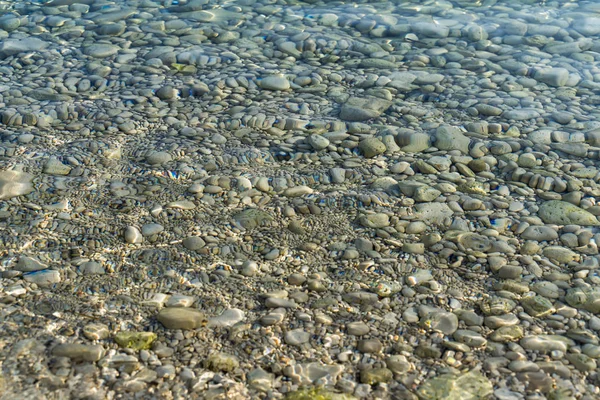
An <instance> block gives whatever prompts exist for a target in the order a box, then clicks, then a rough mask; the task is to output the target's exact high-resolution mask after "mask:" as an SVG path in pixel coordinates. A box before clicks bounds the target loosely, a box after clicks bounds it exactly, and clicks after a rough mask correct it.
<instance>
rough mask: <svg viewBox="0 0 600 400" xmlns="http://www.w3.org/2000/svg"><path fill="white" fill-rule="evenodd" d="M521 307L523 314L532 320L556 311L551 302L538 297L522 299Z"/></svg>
mask: <svg viewBox="0 0 600 400" xmlns="http://www.w3.org/2000/svg"><path fill="white" fill-rule="evenodd" d="M521 306H522V307H523V309H524V310H525V312H526V313H527V314H529V315H531V316H532V317H534V318H541V317H545V316H547V315H550V314H552V313H554V312H555V311H556V309H555V308H554V306H553V305H552V302H551V301H550V300H548V299H547V298H545V297H542V296H540V295H535V296H528V297H524V298H523V299H522V300H521Z"/></svg>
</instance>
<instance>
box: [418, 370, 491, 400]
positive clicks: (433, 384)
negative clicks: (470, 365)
mask: <svg viewBox="0 0 600 400" xmlns="http://www.w3.org/2000/svg"><path fill="white" fill-rule="evenodd" d="M492 391H493V386H492V383H491V382H490V381H489V380H488V378H486V377H485V376H483V375H482V374H480V373H478V372H469V373H467V374H464V375H453V374H444V375H440V376H436V377H434V378H430V379H428V380H426V381H425V383H423V384H422V385H421V387H420V388H419V389H418V391H417V395H418V396H419V398H420V399H422V400H478V399H485V398H487V397H489V396H491V394H492Z"/></svg>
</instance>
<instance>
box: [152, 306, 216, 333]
mask: <svg viewBox="0 0 600 400" xmlns="http://www.w3.org/2000/svg"><path fill="white" fill-rule="evenodd" d="M157 319H158V321H159V322H160V323H161V324H163V325H164V327H165V328H167V329H184V330H186V329H196V328H199V327H201V326H203V325H204V324H205V323H206V318H205V316H204V314H203V313H202V312H200V311H198V310H193V309H189V308H179V307H176V308H163V309H162V310H161V311H160V312H159V313H158V316H157Z"/></svg>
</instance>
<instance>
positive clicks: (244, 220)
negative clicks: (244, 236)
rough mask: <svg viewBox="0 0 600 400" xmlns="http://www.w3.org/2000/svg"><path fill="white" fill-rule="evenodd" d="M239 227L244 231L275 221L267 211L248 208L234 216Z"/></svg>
mask: <svg viewBox="0 0 600 400" xmlns="http://www.w3.org/2000/svg"><path fill="white" fill-rule="evenodd" d="M233 219H234V221H235V222H236V224H237V225H240V226H241V227H242V228H244V229H254V228H256V227H259V226H262V225H263V224H265V223H268V222H271V221H273V217H272V216H271V214H269V213H268V212H266V211H263V210H259V209H257V208H248V209H246V210H244V211H241V212H239V213H237V214H235V215H234V216H233Z"/></svg>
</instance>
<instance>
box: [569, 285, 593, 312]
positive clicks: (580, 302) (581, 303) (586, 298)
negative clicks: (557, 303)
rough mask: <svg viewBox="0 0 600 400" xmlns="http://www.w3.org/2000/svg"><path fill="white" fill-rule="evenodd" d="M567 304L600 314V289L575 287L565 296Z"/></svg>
mask: <svg viewBox="0 0 600 400" xmlns="http://www.w3.org/2000/svg"><path fill="white" fill-rule="evenodd" d="M565 300H566V301H567V304H569V305H570V306H571V307H575V308H582V309H584V310H587V311H589V312H591V313H594V314H597V313H600V288H599V287H591V288H583V287H575V288H571V289H569V290H567V295H566V296H565Z"/></svg>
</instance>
